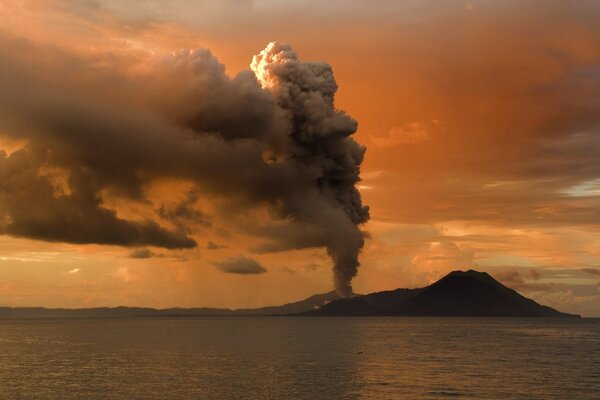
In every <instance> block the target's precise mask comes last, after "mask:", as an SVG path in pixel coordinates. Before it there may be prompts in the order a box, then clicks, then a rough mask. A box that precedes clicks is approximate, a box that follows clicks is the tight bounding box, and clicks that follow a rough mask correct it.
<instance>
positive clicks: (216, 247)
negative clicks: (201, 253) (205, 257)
mask: <svg viewBox="0 0 600 400" xmlns="http://www.w3.org/2000/svg"><path fill="white" fill-rule="evenodd" d="M206 248H207V249H208V250H220V249H226V248H227V246H226V245H223V244H217V243H214V242H210V241H209V242H208V243H206Z"/></svg>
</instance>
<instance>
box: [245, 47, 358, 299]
mask: <svg viewBox="0 0 600 400" xmlns="http://www.w3.org/2000/svg"><path fill="white" fill-rule="evenodd" d="M251 68H252V70H253V71H254V73H255V75H256V77H257V79H258V81H259V82H260V84H261V85H262V87H263V88H265V89H267V90H269V91H270V92H271V93H272V94H273V96H274V97H275V99H276V102H277V104H278V106H279V107H281V109H282V110H283V112H284V114H285V116H286V119H287V122H288V124H289V132H288V134H289V136H290V137H291V139H292V146H290V148H289V149H288V154H286V156H287V157H289V158H290V159H291V160H293V161H294V162H295V163H297V164H298V165H299V168H301V169H307V170H310V169H317V170H318V171H319V175H318V177H317V179H316V182H315V187H314V189H316V191H317V193H316V194H314V193H312V189H313V188H310V189H308V190H307V192H306V193H302V194H301V197H302V198H300V199H297V200H298V203H296V202H294V201H293V200H292V201H291V204H292V205H293V206H295V208H296V209H295V210H294V211H295V212H294V213H293V214H294V215H296V216H302V217H304V218H306V219H308V220H312V221H311V222H313V223H317V224H319V226H320V227H321V228H322V229H323V233H324V237H325V245H326V247H327V251H328V253H329V255H330V256H331V258H332V260H333V262H334V282H335V287H336V290H337V292H338V294H339V295H340V296H343V297H347V296H349V295H351V294H352V286H351V281H352V278H354V277H355V276H356V274H357V271H358V267H359V265H360V264H359V262H358V255H359V253H360V250H361V249H362V247H363V243H364V238H363V234H362V232H361V231H360V229H359V228H358V226H359V225H360V224H362V223H364V222H366V221H367V220H368V219H369V209H368V207H367V206H363V205H362V201H361V197H360V193H359V192H358V190H357V189H356V187H355V185H356V183H358V182H359V181H360V176H359V173H360V164H361V163H362V160H363V157H364V154H365V151H366V148H365V147H364V146H361V145H359V144H358V143H356V141H354V139H352V138H351V135H352V134H353V133H354V132H356V128H357V122H356V121H355V120H354V119H352V118H351V117H349V116H348V115H346V114H345V113H344V112H343V111H339V110H336V109H335V107H334V96H335V92H336V91H337V84H336V82H335V79H334V77H333V71H332V69H331V67H330V66H329V65H328V64H326V63H324V62H301V61H299V60H298V57H297V55H296V53H295V52H294V51H293V50H292V48H291V46H289V45H285V44H279V43H277V42H271V43H269V44H268V45H267V47H266V48H265V49H264V50H263V51H261V52H260V53H259V54H257V55H255V56H254V58H253V60H252V64H251Z"/></svg>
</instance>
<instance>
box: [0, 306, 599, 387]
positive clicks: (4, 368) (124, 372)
mask: <svg viewBox="0 0 600 400" xmlns="http://www.w3.org/2000/svg"><path fill="white" fill-rule="evenodd" d="M0 382H2V384H1V385H0V398H2V399H81V398H87V399H165V398H169V399H190V398H196V399H242V398H281V399H286V398H287V399H316V398H328V399H354V398H360V399H381V398H396V399H397V398H400V399H444V398H453V399H456V398H470V399H597V398H598V393H599V389H600V320H599V319H580V320H579V319H505V318H488V319H486V318H327V317H323V318H318V317H317V318H309V317H306V318H302V317H239V318H237V317H236V318H218V317H204V318H139V319H111V320H106V319H105V320H93V319H80V320H66V319H65V320H61V319H56V320H2V321H0Z"/></svg>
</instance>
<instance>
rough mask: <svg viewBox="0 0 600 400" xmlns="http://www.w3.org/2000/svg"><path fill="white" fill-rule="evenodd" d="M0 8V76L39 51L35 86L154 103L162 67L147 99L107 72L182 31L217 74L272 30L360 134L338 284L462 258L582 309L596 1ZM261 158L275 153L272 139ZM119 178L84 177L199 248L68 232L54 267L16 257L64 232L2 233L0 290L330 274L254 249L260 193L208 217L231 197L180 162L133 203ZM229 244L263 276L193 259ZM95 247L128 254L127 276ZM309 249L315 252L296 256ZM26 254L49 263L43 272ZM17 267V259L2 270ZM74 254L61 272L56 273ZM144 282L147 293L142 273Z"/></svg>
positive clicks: (200, 299) (14, 299) (425, 274)
mask: <svg viewBox="0 0 600 400" xmlns="http://www.w3.org/2000/svg"><path fill="white" fill-rule="evenodd" d="M0 10H1V11H0V15H2V16H0V22H1V23H0V31H1V32H2V44H1V45H0V50H1V51H2V52H3V53H5V54H9V55H10V56H11V57H12V58H14V59H17V60H18V62H17V64H16V65H17V66H18V68H14V69H13V70H10V71H9V72H10V73H14V74H15V75H14V76H17V75H19V74H26V73H28V71H34V70H35V65H36V64H37V65H44V72H43V73H40V74H37V75H35V76H36V81H35V84H36V85H42V86H44V87H47V88H50V89H52V90H55V91H58V92H60V93H65V92H70V93H74V94H75V95H77V96H83V97H86V96H87V97H89V96H90V92H93V95H94V97H95V98H96V99H99V101H100V102H102V103H105V104H109V105H112V106H114V107H115V108H118V107H120V106H121V105H122V104H125V103H129V104H132V103H135V104H137V105H139V107H150V108H153V109H154V110H158V109H164V108H163V106H164V105H165V104H170V102H171V101H172V99H173V98H172V97H171V96H173V92H172V91H169V90H167V89H166V88H167V87H169V86H168V85H174V86H176V87H177V88H178V90H183V89H185V84H184V83H183V82H184V81H183V80H181V79H178V77H177V76H175V77H172V79H171V80H168V79H165V80H163V82H166V83H165V86H160V85H158V86H156V88H155V89H154V90H156V91H157V92H158V93H160V96H155V98H158V99H160V101H158V102H154V103H149V102H148V101H147V99H148V96H146V95H142V94H141V93H142V92H144V91H145V90H147V89H148V88H147V87H144V88H142V89H143V90H141V91H139V90H127V89H125V88H124V87H122V86H120V85H115V84H114V82H116V81H118V82H132V79H131V78H132V77H135V76H143V75H144V74H146V75H148V74H150V73H153V72H151V71H152V70H153V68H154V67H153V65H155V63H154V60H155V59H156V58H157V57H158V56H159V55H161V54H165V53H170V52H174V51H178V50H179V49H181V48H198V47H199V48H210V49H211V51H212V52H213V53H214V54H215V55H216V57H218V59H219V60H220V61H222V62H223V63H224V64H225V66H226V67H225V68H226V74H227V75H228V76H234V75H235V74H236V73H238V72H240V71H242V70H244V69H248V68H249V63H250V62H251V59H252V55H254V54H256V53H257V52H258V51H259V50H260V49H262V48H263V47H264V45H265V44H266V43H267V42H269V41H271V40H274V39H277V40H279V41H281V42H288V43H291V44H293V46H294V49H295V50H296V51H297V52H298V53H299V54H301V56H302V57H303V58H304V59H310V60H325V61H327V62H328V63H330V64H331V65H332V66H333V69H334V71H335V77H336V80H337V83H338V85H339V91H338V92H337V97H336V104H337V107H339V108H341V109H344V110H346V111H347V112H348V113H349V114H350V115H352V116H353V117H354V118H356V119H357V120H358V122H359V126H358V132H357V135H356V137H357V140H358V141H359V142H361V143H365V144H366V145H367V146H368V151H367V153H366V158H365V162H364V164H363V167H362V174H361V175H362V178H363V180H364V181H363V182H361V184H360V185H361V187H362V190H361V191H362V194H363V197H364V200H365V203H366V204H369V205H370V206H371V214H372V221H371V222H370V223H368V224H367V225H366V226H365V229H366V230H367V231H368V232H369V235H370V238H368V239H367V241H366V244H365V250H364V252H363V254H362V255H361V262H362V264H363V269H362V270H361V272H360V273H359V275H358V278H357V279H356V280H355V291H357V292H369V291H375V290H380V289H390V288H394V287H398V286H419V285H424V284H426V283H428V282H430V280H431V279H435V277H437V276H440V275H441V274H443V273H445V272H447V271H449V270H452V269H458V268H463V269H464V268H478V269H482V270H487V271H489V272H491V273H492V274H496V276H497V277H498V278H500V279H504V280H505V282H506V283H507V284H509V285H514V286H515V287H518V289H519V290H522V291H523V292H524V293H525V294H527V295H531V296H533V297H534V298H535V299H537V300H539V301H542V302H543V301H546V302H548V303H550V304H551V305H553V306H556V307H558V308H562V309H564V310H565V311H571V312H583V313H585V314H586V315H600V308H599V306H598V304H600V302H598V301H597V297H594V296H598V291H597V282H598V278H597V276H594V275H592V274H590V273H587V272H585V270H593V269H595V268H598V267H599V266H600V241H599V240H597V239H596V238H597V237H598V235H597V234H598V232H599V227H600V211H599V210H600V194H599V193H598V190H597V186H598V184H597V182H598V181H599V180H600V167H599V166H598V163H597V160H598V158H599V156H600V147H599V145H598V143H600V142H599V141H598V135H599V134H600V132H599V129H600V119H599V118H600V117H599V114H598V109H600V101H599V99H600V96H599V92H598V88H599V87H600V85H599V84H600V29H599V27H598V25H597V24H596V21H597V20H598V18H599V17H600V16H599V13H600V7H598V5H597V4H596V3H595V2H585V1H584V2H578V3H577V5H573V4H567V3H565V2H561V1H549V2H545V3H544V4H543V5H539V4H526V3H523V2H518V1H508V2H502V3H490V2H479V1H470V2H467V3H465V2H464V1H463V2H459V1H457V2H444V3H443V4H442V3H440V4H437V3H436V4H428V3H419V2H410V1H409V2H392V1H384V2H381V3H380V4H379V5H378V7H373V6H372V5H371V4H368V3H367V2H362V1H348V2H337V1H333V2H327V4H322V2H309V3H295V2H294V3H291V4H286V5H283V4H282V3H276V2H271V1H256V2H236V3H235V4H232V3H229V2H212V1H207V2H202V3H201V4H200V3H197V4H192V3H189V2H170V4H169V5H166V4H155V5H152V6H151V5H144V6H140V5H139V4H135V5H131V4H129V3H122V2H111V1H103V2H91V3H80V2H54V1H43V2H35V4H25V3H22V2H19V1H6V0H4V1H0ZM9 16H10V17H9ZM292 17H293V18H292ZM224 21H226V22H224ZM81 60H84V61H85V66H86V68H85V71H87V72H86V73H82V74H80V73H73V71H82V70H81V69H76V68H75V69H74V63H76V62H79V61H81ZM99 77H100V78H99ZM6 80H13V81H14V80H15V79H9V78H6ZM133 81H135V79H134V80H133ZM150 97H151V96H150ZM201 97H202V96H200V98H197V99H196V98H194V101H202V98H201ZM78 98H79V97H78ZM257 104H258V103H257ZM169 112H170V114H169V116H170V117H171V118H174V119H176V118H185V115H183V117H182V116H181V115H175V114H173V113H172V112H171V110H169ZM211 112H212V111H211ZM6 121H7V120H5V122H6ZM0 134H1V135H0V145H1V147H2V148H3V149H4V150H5V151H6V154H7V156H12V155H14V154H15V153H14V152H15V151H16V150H18V149H21V148H23V147H24V146H27V144H28V142H27V141H23V140H20V141H16V142H15V139H14V138H13V139H7V138H8V137H10V135H9V134H10V132H8V131H7V129H5V128H0ZM86 156H89V155H86ZM263 156H264V155H263V154H262V153H261V160H262V157H263ZM269 157H270V159H273V160H276V159H277V152H272V153H270V155H269ZM21 162H22V163H26V162H27V160H26V159H23V160H21ZM45 171H47V173H46V174H45V175H44V176H42V177H39V176H37V174H36V175H35V176H34V175H33V174H31V175H30V176H29V178H30V179H34V178H35V179H42V178H43V177H53V179H52V182H54V185H51V186H49V187H45V186H43V185H38V187H37V190H38V192H39V191H41V190H42V189H44V188H45V189H44V190H46V191H47V193H53V194H54V193H56V192H55V191H56V190H57V188H61V187H62V188H65V187H66V186H65V184H64V180H61V176H62V175H61V174H60V173H58V172H57V170H53V169H48V168H46V169H45ZM50 172H52V173H50ZM44 179H45V178H44ZM15 184H17V183H15ZM113 186H117V185H113ZM118 186H120V189H119V190H117V188H116V187H114V188H110V190H105V191H104V192H103V193H102V196H103V199H104V203H103V204H105V205H106V206H107V207H109V208H111V209H114V210H116V213H117V214H116V216H114V218H120V219H123V220H131V219H134V220H135V219H137V220H138V222H139V221H143V220H144V219H145V218H146V217H152V218H155V217H156V215H157V214H156V211H157V210H160V209H161V207H163V208H162V216H163V217H164V218H160V223H161V224H162V225H164V227H165V229H167V230H170V231H186V232H188V233H187V236H189V237H190V238H193V239H194V240H195V241H196V242H197V243H198V247H197V248H196V249H180V250H162V249H158V248H153V247H148V248H146V247H144V249H146V250H147V251H145V252H144V254H145V255H148V256H149V257H146V258H128V255H130V254H131V252H132V250H131V249H120V248H119V247H112V246H108V247H106V248H104V247H103V246H99V247H95V246H74V247H72V248H71V247H70V248H69V249H70V250H69V253H68V254H70V255H69V257H75V254H76V255H77V256H76V257H78V258H77V261H69V262H68V264H69V265H68V266H67V267H66V268H64V267H63V270H60V271H59V270H58V266H55V267H53V265H54V264H55V263H54V262H53V261H48V260H45V261H31V259H33V258H35V259H36V260H39V259H40V257H42V256H41V255H32V254H33V253H38V252H39V253H42V252H46V253H48V252H50V253H52V252H53V251H58V252H63V251H64V247H63V246H67V245H64V244H61V243H55V244H47V243H43V244H42V243H41V242H37V241H20V240H18V239H11V238H8V237H4V238H3V240H5V241H7V243H12V242H11V241H13V240H14V241H15V242H14V243H19V246H23V248H22V249H21V250H19V251H16V252H13V251H12V250H11V246H10V245H6V246H2V247H0V250H1V252H0V256H2V257H4V259H0V260H4V261H0V263H1V265H2V269H1V275H0V282H4V283H5V285H8V286H6V288H5V289H4V292H2V291H0V296H2V297H0V301H3V302H6V303H8V302H10V303H11V304H27V305H33V304H44V301H45V300H44V298H45V297H43V296H42V295H41V293H46V294H47V293H53V294H54V297H53V298H56V299H57V300H55V301H56V302H57V304H59V305H60V304H61V303H60V302H61V301H63V303H62V304H68V305H72V306H76V305H81V304H84V302H87V303H86V304H92V303H93V304H103V303H106V304H120V303H126V304H139V305H145V304H152V305H157V304H162V305H259V304H267V303H277V302H281V301H288V300H294V299H295V298H296V297H301V296H303V295H309V294H312V293H313V292H314V291H324V290H329V288H330V277H329V274H328V269H329V265H330V263H329V261H328V260H327V257H326V255H325V254H324V253H323V252H320V251H317V250H315V251H313V250H310V249H305V250H290V251H285V252H283V253H275V254H271V253H268V254H266V253H263V252H261V251H262V250H264V246H265V243H263V241H261V240H260V238H257V237H256V236H257V232H259V231H261V230H264V229H265V228H264V227H262V226H258V227H257V226H253V225H252V222H251V221H252V218H251V217H250V214H252V217H256V216H258V215H260V216H261V218H265V214H266V216H267V218H268V211H266V210H264V209H256V210H251V211H249V212H248V213H249V215H248V217H247V218H244V216H238V217H235V218H225V216H227V215H228V214H230V211H231V209H232V208H235V205H233V204H231V205H230V204H228V203H226V202H221V199H212V200H208V199H204V198H197V199H195V200H194V196H193V192H190V190H191V189H192V186H193V185H191V184H190V181H189V179H188V180H184V181H174V180H172V179H171V178H166V179H163V177H161V179H159V180H157V181H154V182H152V183H151V184H148V185H144V186H143V187H141V188H139V193H138V194H140V193H143V194H144V197H146V198H147V199H150V202H149V203H141V202H132V201H130V200H126V199H124V198H123V196H124V192H125V189H127V188H129V189H131V188H135V187H136V185H135V183H134V181H133V180H131V177H130V176H129V177H128V176H127V175H125V176H123V180H122V182H121V184H120V185H118ZM134 192H135V191H133V190H130V193H129V194H130V195H131V194H132V193H134ZM125 197H126V196H125ZM201 197H202V196H201ZM193 200H194V201H193ZM20 202H22V201H17V203H20ZM192 203H193V206H194V207H195V208H197V210H199V212H201V213H202V214H201V215H200V214H195V216H196V219H195V222H193V223H189V224H186V222H185V221H187V219H185V220H183V219H182V218H181V217H177V215H180V216H181V215H182V213H183V214H185V211H186V209H185V208H186V205H189V204H192ZM178 210H179V212H178ZM188 211H189V210H188ZM114 218H113V219H114ZM182 224H183V225H182ZM162 225H161V226H162ZM184 225H185V226H184ZM140 229H142V228H140ZM210 243H212V245H211V244H210ZM146 244H148V243H146ZM149 244H152V243H149ZM103 249H104V250H103ZM209 249H212V250H210V251H209ZM261 249H262V250H261ZM246 253H252V254H248V256H253V257H256V259H257V260H258V261H259V262H260V263H261V265H264V266H265V268H266V269H268V273H264V274H260V275H256V276H250V277H249V276H235V275H232V274H223V273H221V272H220V271H219V270H218V269H216V268H215V267H214V266H213V265H212V264H211V262H213V261H220V260H225V259H228V258H230V257H235V256H237V255H239V254H246ZM61 254H62V253H61ZM141 254H142V253H141V251H140V253H139V255H141ZM156 255H164V257H159V256H156ZM57 257H59V256H57ZM42 258H43V257H42ZM17 259H22V260H21V261H19V260H17ZM113 259H114V260H118V261H117V262H116V264H118V268H125V269H124V270H123V271H128V274H129V275H128V276H130V279H129V280H128V281H127V282H125V281H123V280H122V279H120V278H118V277H119V276H120V275H118V274H117V272H115V271H117V270H118V269H114V268H117V266H115V267H114V268H113V267H112V266H111V265H110V264H111V262H110V261H109V260H113ZM71 262H72V263H73V264H71ZM23 263H25V264H23ZM312 263H314V264H318V265H325V266H327V267H326V268H316V269H314V270H312V269H306V270H305V269H304V266H306V265H309V264H312ZM38 264H40V265H49V266H50V267H49V268H50V270H52V271H55V272H56V278H50V277H49V275H48V274H49V272H48V273H46V272H44V273H41V272H39V270H38V269H36V268H37V267H36V266H37V265H38ZM17 265H19V266H21V265H27V268H31V271H32V272H31V273H28V272H27V271H26V270H23V269H22V268H18V270H19V271H20V272H16V270H17V268H16V266H17ZM88 265H89V266H88ZM151 266H152V267H151ZM27 268H26V269H27ZM75 268H79V272H78V273H73V274H65V273H64V271H70V270H74V269H75ZM286 270H287V271H301V273H296V274H290V273H289V272H286ZM532 270H533V271H537V272H536V273H539V276H537V275H535V276H534V275H532V273H531V272H529V271H532ZM33 271H36V272H33ZM59 272H60V273H59ZM42 277H43V278H42ZM134 277H135V278H134ZM246 278H250V279H252V281H248V280H246V281H244V280H243V279H246ZM65 279H68V280H69V281H67V280H65ZM73 279H81V281H77V282H76V281H73ZM84 282H85V283H84ZM90 282H93V283H90ZM204 282H207V283H204ZM211 285H212V286H211ZM125 286H129V288H128V289H127V290H125V289H122V288H124V287H125ZM84 287H87V288H88V289H89V288H91V287H93V288H94V289H89V290H87V291H86V290H84V289H83V288H84ZM158 287H160V288H161V290H160V292H161V293H164V295H162V297H161V298H156V295H155V294H153V293H156V292H151V290H150V289H149V288H158ZM17 288H18V289H17ZM28 288H29V289H28ZM61 288H62V289H61ZM213 288H215V289H214V290H213ZM19 291H21V293H28V295H23V294H21V295H18V294H17V292H19ZM61 293H62V294H61ZM109 293H113V295H112V296H113V298H112V300H114V301H112V300H111V297H110V295H109ZM258 293H260V294H258ZM152 296H154V297H152ZM92 297H93V298H92ZM61 299H63V300H61ZM84 299H85V301H84ZM109 300H110V301H109Z"/></svg>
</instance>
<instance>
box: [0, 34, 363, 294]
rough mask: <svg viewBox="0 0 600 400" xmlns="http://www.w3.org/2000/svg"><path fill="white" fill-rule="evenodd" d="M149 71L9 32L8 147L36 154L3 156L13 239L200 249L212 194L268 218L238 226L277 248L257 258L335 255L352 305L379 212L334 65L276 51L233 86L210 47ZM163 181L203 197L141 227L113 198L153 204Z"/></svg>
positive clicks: (2, 200) (275, 47)
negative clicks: (201, 203) (367, 197)
mask: <svg viewBox="0 0 600 400" xmlns="http://www.w3.org/2000/svg"><path fill="white" fill-rule="evenodd" d="M34 56H35V57H34ZM99 57H100V56H99ZM34 58H35V59H36V62H35V63H32V62H31V60H32V59H34ZM150 61H152V62H150ZM128 62H130V63H131V65H129V64H128ZM135 62H136V60H135V59H133V60H131V61H128V60H126V59H117V60H115V59H114V58H113V57H112V56H110V55H108V56H107V57H106V59H99V60H97V63H90V62H89V60H87V59H86V58H85V57H83V56H77V55H76V54H72V53H66V52H63V51H62V50H59V49H57V48H54V47H43V46H37V45H34V44H31V43H28V42H27V41H25V40H12V39H10V38H7V37H3V36H2V34H1V33H0V87H2V90H1V91H0V136H4V137H8V138H9V139H11V140H15V141H18V142H19V143H23V145H22V146H21V148H20V149H19V150H17V151H15V152H12V153H10V154H9V153H6V152H2V151H0V177H4V179H3V180H1V182H0V234H8V235H12V236H20V237H28V238H33V239H38V240H47V241H64V242H71V243H100V244H113V245H121V246H131V247H137V248H139V247H144V246H156V247H164V248H169V249H171V248H172V249H177V248H190V247H195V246H197V243H198V242H204V240H201V239H202V238H201V237H199V235H200V233H198V232H197V230H196V229H193V227H194V226H202V228H203V229H210V224H209V223H207V222H206V221H209V220H210V215H206V214H205V213H204V212H203V211H202V210H200V209H199V208H198V205H197V204H198V202H197V200H199V199H200V197H201V196H206V197H207V198H208V199H210V198H211V196H212V198H215V199H218V201H219V202H224V201H227V202H228V204H229V208H228V210H227V213H224V215H222V216H221V217H223V218H234V217H233V216H234V215H236V214H245V213H246V211H247V210H248V209H249V208H253V207H257V208H260V207H263V208H265V207H266V208H267V209H268V210H269V215H270V218H269V221H252V223H249V224H247V226H242V227H241V228H240V229H245V231H246V232H247V233H250V234H253V235H256V236H259V237H261V238H263V239H264V243H263V245H262V246H260V248H259V249H258V250H261V251H265V252H267V251H283V250H291V249H302V248H310V247H326V248H327V251H328V253H329V255H330V256H331V259H332V260H333V264H334V281H335V286H336V289H337V291H338V292H339V294H340V295H342V296H347V295H349V294H350V293H351V291H352V288H351V281H352V278H353V277H354V276H355V275H356V273H357V269H358V267H359V262H358V256H359V253H360V251H361V248H362V246H363V240H364V238H363V233H362V232H361V230H360V229H359V226H360V224H362V223H364V222H365V221H367V219H368V217H369V215H368V208H367V207H366V206H363V205H362V201H361V197H360V193H359V192H358V190H357V189H356V187H355V185H356V183H357V182H358V181H359V180H360V177H359V172H360V169H359V167H360V164H361V162H362V160H363V157H364V153H365V147H363V146H361V145H359V144H357V143H356V142H355V141H354V140H353V139H352V137H351V135H352V134H353V133H354V132H355V131H356V127H357V123H356V121H355V120H353V119H352V118H350V117H349V116H347V115H346V114H345V113H344V112H342V111H339V110H336V109H335V107H334V95H335V92H336V90H337V84H336V82H335V80H334V78H333V72H332V70H331V67H330V66H329V65H328V64H326V63H323V62H301V61H299V60H298V57H297V55H296V53H295V52H294V51H293V50H292V49H291V47H290V46H288V45H282V44H278V43H270V44H269V45H268V46H267V47H266V48H265V49H264V50H263V51H262V52H260V54H258V55H256V56H255V57H254V59H253V60H252V64H251V69H252V71H243V72H241V73H240V74H238V75H237V76H235V77H233V78H230V77H229V76H227V74H226V73H225V67H224V66H223V65H222V64H221V63H220V62H219V61H218V60H217V59H216V58H215V57H214V56H213V55H212V53H211V52H210V51H208V50H202V49H200V50H182V51H179V52H176V53H173V54H171V55H169V56H167V57H164V58H162V59H160V60H155V59H152V60H148V62H146V63H145V64H144V68H137V67H138V65H137V64H135ZM74 76H76V77H78V78H77V79H72V77H74ZM159 179H162V180H164V179H167V180H168V179H175V180H187V181H191V182H192V183H193V184H194V189H193V191H192V192H190V194H189V195H188V197H186V198H185V199H184V200H183V202H182V203H178V204H176V205H175V206H174V207H171V206H170V205H157V208H155V210H156V209H158V211H157V213H155V215H154V216H152V215H144V217H143V218H142V219H141V220H130V219H125V218H124V217H122V216H121V214H119V213H118V212H117V211H118V210H114V209H111V208H110V206H109V204H110V203H109V202H107V201H106V199H105V196H106V195H107V194H110V195H111V196H113V197H117V198H119V199H120V201H130V202H140V203H144V204H147V203H149V202H150V200H149V199H148V198H146V194H145V193H146V192H145V188H147V187H149V186H150V184H151V183H152V182H154V181H155V180H159ZM57 182H59V184H57ZM153 218H154V219H153ZM164 223H166V224H167V226H164V225H163V224H164ZM192 236H194V237H192Z"/></svg>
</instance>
